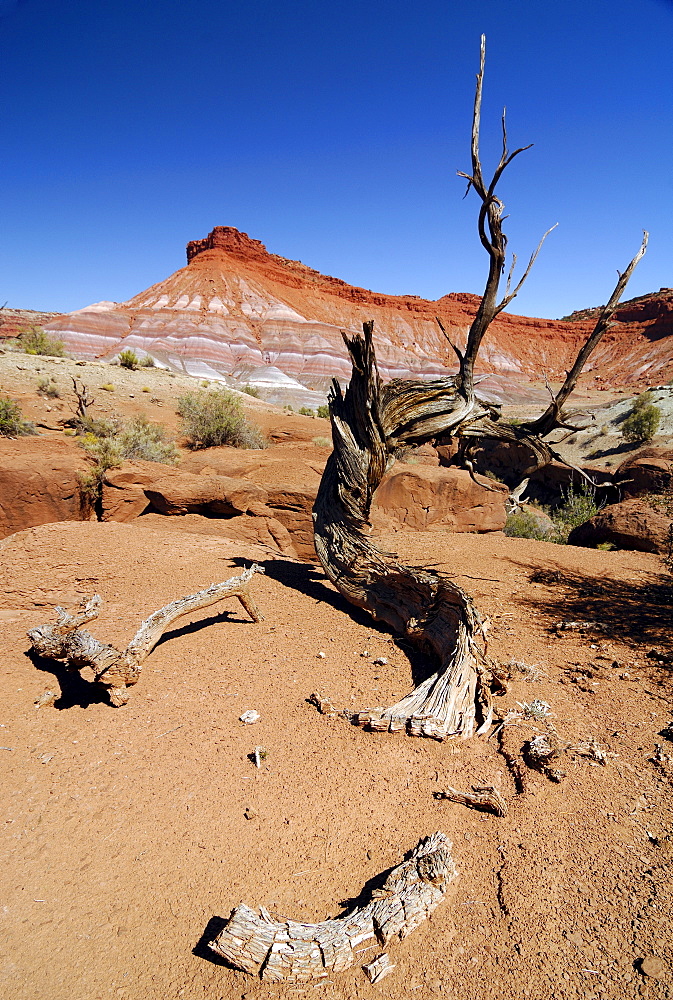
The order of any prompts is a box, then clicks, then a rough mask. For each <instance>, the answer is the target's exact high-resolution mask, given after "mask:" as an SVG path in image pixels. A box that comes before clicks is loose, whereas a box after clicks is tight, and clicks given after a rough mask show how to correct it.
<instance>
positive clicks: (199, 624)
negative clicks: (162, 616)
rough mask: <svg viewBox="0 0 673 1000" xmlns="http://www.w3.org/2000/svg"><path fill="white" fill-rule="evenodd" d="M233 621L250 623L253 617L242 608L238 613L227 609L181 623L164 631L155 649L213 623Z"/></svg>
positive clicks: (237, 623) (244, 623) (236, 623)
mask: <svg viewBox="0 0 673 1000" xmlns="http://www.w3.org/2000/svg"><path fill="white" fill-rule="evenodd" d="M225 621H226V622H231V623H232V624H234V625H246V624H247V625H249V624H250V621H251V619H250V618H249V617H248V615H247V614H246V613H245V612H244V611H243V608H241V614H239V615H237V614H236V613H235V612H233V611H230V610H228V609H225V610H224V611H219V612H218V613H217V614H214V615H209V616H208V618H199V620H198V621H196V622H189V623H188V624H187V625H181V626H180V627H179V628H174V629H171V630H170V632H164V634H163V635H162V636H161V638H160V639H159V641H158V643H157V644H156V646H155V647H154V649H158V648H159V646H161V645H163V643H165V642H170V641H171V640H172V639H179V638H180V637H181V636H185V635H194V634H195V633H196V632H200V631H201V630H202V629H204V628H208V627H209V626H211V625H217V624H218V622H225ZM151 655H152V654H151V653H150V656H151Z"/></svg>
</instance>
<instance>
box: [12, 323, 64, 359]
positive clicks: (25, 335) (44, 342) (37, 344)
mask: <svg viewBox="0 0 673 1000" xmlns="http://www.w3.org/2000/svg"><path fill="white" fill-rule="evenodd" d="M18 345H19V348H20V350H22V351H23V352H24V353H25V354H43V355H46V356H48V357H52V358H63V357H65V346H64V344H63V341H62V340H56V339H55V338H53V337H50V336H49V334H48V333H46V332H45V331H44V330H43V329H42V327H41V326H31V327H30V328H29V329H28V330H22V331H21V333H20V334H19V339H18Z"/></svg>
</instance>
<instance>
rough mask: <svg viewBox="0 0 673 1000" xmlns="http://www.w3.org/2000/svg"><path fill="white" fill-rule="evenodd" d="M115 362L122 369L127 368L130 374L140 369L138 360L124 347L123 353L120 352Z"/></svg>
mask: <svg viewBox="0 0 673 1000" xmlns="http://www.w3.org/2000/svg"><path fill="white" fill-rule="evenodd" d="M117 360H118V361H119V364H120V365H121V366H122V368H128V369H129V370H130V371H132V372H134V371H135V370H136V368H139V367H140V358H139V357H138V355H137V354H136V352H135V351H134V350H132V349H131V348H130V347H126V348H125V349H124V350H123V351H120V353H119V357H118V358H117Z"/></svg>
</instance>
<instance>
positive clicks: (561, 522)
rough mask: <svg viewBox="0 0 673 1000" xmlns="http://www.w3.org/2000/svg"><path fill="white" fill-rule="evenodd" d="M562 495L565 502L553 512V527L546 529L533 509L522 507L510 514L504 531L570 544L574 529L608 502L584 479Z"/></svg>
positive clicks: (516, 536)
mask: <svg viewBox="0 0 673 1000" xmlns="http://www.w3.org/2000/svg"><path fill="white" fill-rule="evenodd" d="M562 497H563V502H562V503H561V504H560V506H559V507H557V508H556V510H554V511H552V512H551V514H550V515H549V516H550V517H551V520H552V522H553V525H554V527H553V530H552V531H548V530H545V528H544V527H543V525H542V524H541V523H540V520H539V519H538V518H536V517H535V514H533V513H532V512H531V511H528V510H520V511H517V512H516V513H515V514H510V515H509V517H508V518H507V522H506V524H505V527H504V533H505V534H506V535H508V536H509V537H510V538H533V539H535V540H536V541H539V542H542V541H544V542H554V543H556V544H557V545H566V544H567V542H568V535H569V534H570V532H571V531H572V529H573V528H575V527H577V526H578V525H579V524H584V522H585V521H588V520H589V518H591V517H593V516H594V515H595V514H597V513H598V512H599V510H601V509H602V507H603V506H604V504H602V503H598V501H597V500H596V488H595V486H592V485H591V484H590V483H582V485H581V486H580V487H579V488H578V489H575V487H574V485H573V484H572V483H570V485H569V486H568V489H567V490H566V491H565V492H564V493H563V494H562Z"/></svg>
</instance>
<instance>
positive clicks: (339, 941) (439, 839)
mask: <svg viewBox="0 0 673 1000" xmlns="http://www.w3.org/2000/svg"><path fill="white" fill-rule="evenodd" d="M451 846H452V845H451V842H450V841H449V840H447V838H446V837H445V835H444V834H443V833H441V832H439V831H438V832H437V833H433V834H432V835H431V836H430V837H426V838H425V839H424V840H421V841H420V843H419V844H418V846H417V847H416V849H415V850H414V851H413V852H412V854H411V856H410V858H409V860H408V861H403V862H402V864H399V865H397V867H396V868H393V870H392V871H391V873H390V875H388V877H387V879H386V880H385V882H384V883H383V885H382V887H381V888H380V889H375V890H374V891H373V892H372V894H371V898H370V900H369V901H368V902H367V903H366V904H365V905H364V906H362V907H358V908H357V909H354V910H352V911H351V912H350V913H347V914H346V915H345V916H343V917H337V918H336V919H334V920H325V921H323V922H322V923H318V924H305V923H300V922H298V921H294V920H282V921H278V920H274V919H273V918H272V917H271V915H270V914H269V913H268V912H267V910H265V909H264V908H263V907H260V911H259V914H258V913H255V911H254V910H252V909H250V907H248V906H246V905H245V904H244V903H241V905H240V906H237V907H236V908H235V909H234V910H233V911H232V914H231V917H230V918H229V921H228V923H227V925H226V926H225V927H224V929H223V930H222V931H221V932H220V933H219V934H218V936H217V937H216V938H215V940H214V941H211V942H210V945H209V947H210V948H212V950H213V951H214V952H216V953H217V954H218V955H220V956H221V957H222V958H225V959H226V960H227V962H230V963H231V965H233V966H235V968H237V969H242V970H243V972H249V973H251V974H253V975H254V974H258V975H259V976H260V977H261V978H262V979H264V980H269V981H271V982H280V981H284V982H287V983H296V982H302V981H307V980H310V979H322V978H325V977H326V976H327V975H329V973H330V972H341V971H343V970H344V969H348V968H349V967H350V966H351V965H354V964H356V963H357V961H358V957H357V956H358V950H359V948H360V947H361V946H362V945H364V944H366V943H373V944H378V945H380V946H383V947H385V946H386V945H388V944H390V943H392V942H393V941H395V940H402V939H403V938H405V937H406V936H407V935H408V934H410V933H411V932H412V931H413V930H415V928H416V927H418V925H419V924H421V923H422V922H423V921H424V920H425V919H426V917H427V916H429V914H431V913H432V912H433V911H434V910H435V909H436V907H437V906H438V905H439V904H440V903H441V901H442V899H443V898H444V893H445V891H446V888H447V886H448V885H449V883H450V882H451V881H452V879H454V878H455V876H456V868H455V865H454V862H453V858H452V856H451Z"/></svg>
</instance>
